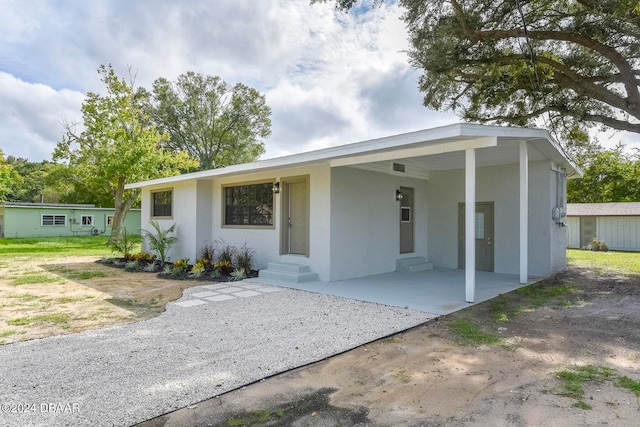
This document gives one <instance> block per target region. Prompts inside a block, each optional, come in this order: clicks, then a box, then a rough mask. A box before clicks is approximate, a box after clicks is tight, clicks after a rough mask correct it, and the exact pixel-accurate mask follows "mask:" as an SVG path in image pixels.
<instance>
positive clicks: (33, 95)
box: [0, 0, 459, 161]
mask: <svg viewBox="0 0 640 427" xmlns="http://www.w3.org/2000/svg"><path fill="white" fill-rule="evenodd" d="M401 14H402V10H401V9H400V8H399V7H398V6H397V4H396V2H394V1H391V0H389V1H385V2H384V3H383V4H382V6H381V7H379V8H377V7H376V8H373V9H366V8H362V9H359V13H357V14H344V13H341V12H336V11H335V10H334V7H333V4H332V3H329V4H316V5H313V6H311V5H309V0H215V1H211V0H190V1H188V2H181V1H175V0H100V1H84V0H0V148H1V149H2V150H3V152H4V154H5V155H14V156H17V157H26V158H28V159H29V160H31V161H40V160H45V159H50V158H51V153H52V152H53V149H54V147H55V145H56V143H57V142H58V141H59V140H60V138H61V135H62V131H63V126H62V122H63V121H66V122H79V121H80V118H81V116H80V106H81V104H82V102H83V100H84V98H85V94H86V93H87V92H88V91H93V92H99V93H100V92H102V91H103V89H104V88H103V84H102V83H101V82H100V80H99V76H98V73H97V68H98V67H99V66H100V64H109V63H110V64H112V65H113V66H114V68H115V70H116V72H117V73H118V75H120V76H123V77H124V76H127V75H128V68H129V67H131V69H132V70H133V71H134V72H136V73H137V75H136V83H137V85H140V86H144V87H147V88H150V87H151V83H152V82H153V81H154V80H155V79H157V78H158V77H165V78H167V79H169V80H174V79H175V78H176V77H177V76H178V75H180V74H182V73H185V72H187V71H195V72H197V73H202V74H209V75H218V76H220V77H221V78H222V79H224V80H225V81H227V82H228V83H230V84H235V83H236V82H242V83H245V84H247V85H249V86H252V87H255V88H256V89H258V90H259V91H260V92H262V93H264V94H265V95H266V99H267V103H268V105H269V106H270V107H271V108H272V112H273V113H272V117H271V118H272V136H271V137H270V138H269V139H267V140H266V141H265V144H266V148H267V152H266V154H265V155H264V156H263V158H268V157H275V156H280V155H284V154H290V153H296V152H301V151H308V150H311V149H317V148H324V147H329V146H335V145H340V144H345V143H350V142H356V141H360V140H365V139H370V138H377V137H381V136H386V135H391V134H396V133H402V132H409V131H413V130H418V129H424V128H430V127H435V126H441V125H444V124H449V123H454V122H457V121H459V120H458V119H457V117H455V116H453V115H452V114H446V113H437V112H433V111H429V110H427V109H426V108H424V107H423V106H422V96H421V94H420V93H419V91H418V89H417V79H418V77H419V74H420V73H419V71H416V70H412V69H411V68H410V67H409V65H408V64H407V56H406V54H405V53H404V51H405V50H406V49H407V34H406V30H405V28H404V24H403V22H402V21H401V20H400V16H401Z"/></svg>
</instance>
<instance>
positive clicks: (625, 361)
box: [144, 268, 640, 426]
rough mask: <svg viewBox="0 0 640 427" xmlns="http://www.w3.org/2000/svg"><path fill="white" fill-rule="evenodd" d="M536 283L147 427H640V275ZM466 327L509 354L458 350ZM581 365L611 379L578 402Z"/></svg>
mask: <svg viewBox="0 0 640 427" xmlns="http://www.w3.org/2000/svg"><path fill="white" fill-rule="evenodd" d="M539 286H540V287H539V288H538V289H539V290H540V292H537V293H531V294H527V293H524V292H512V293H510V294H507V295H503V296H501V297H499V298H497V299H495V300H493V301H488V302H486V303H483V304H478V305H475V306H472V307H470V308H468V309H466V310H462V311H460V312H457V313H454V314H452V315H449V316H444V317H441V318H440V319H438V320H437V321H431V322H428V323H426V324H424V325H421V326H419V327H416V328H414V329H412V330H410V331H407V332H404V333H401V334H398V335H395V336H393V337H390V338H387V339H383V340H380V341H377V342H374V343H371V344H368V345H366V346H362V347H359V348H356V349H354V350H351V351H349V352H347V353H344V354H342V355H339V356H336V357H332V358H330V359H327V360H324V361H321V362H318V363H315V364H313V365H310V366H307V367H304V368H300V369H297V370H294V371H291V372H287V373H284V374H282V375H278V376H275V377H272V378H269V379H266V380H264V381H262V382H260V383H256V384H253V385H249V386H247V387H244V388H242V389H240V390H237V391H234V392H231V393H227V394H225V395H222V396H219V397H217V398H214V399H211V400H208V401H205V402H201V403H199V404H197V405H193V406H191V407H189V408H185V409H182V410H179V411H176V412H174V413H171V414H168V415H166V416H164V417H160V418H157V419H154V420H151V421H149V422H147V423H144V425H146V426H182V425H191V426H205V425H206V426H263V425H264V426H445V425H447V426H448V425H456V426H540V425H545V426H596V425H612V426H635V425H638V419H639V416H640V400H639V397H638V396H637V394H635V393H634V392H633V391H631V390H629V389H628V388H623V387H620V384H619V382H620V380H619V379H620V378H624V377H627V378H629V379H631V380H633V381H635V382H633V383H632V384H635V385H636V386H637V385H638V384H640V383H638V382H637V381H638V380H640V278H638V277H629V276H618V275H615V274H596V273H595V272H594V271H592V270H587V269H578V268H571V269H569V270H567V271H566V272H564V273H562V274H560V275H558V276H556V277H555V278H553V279H551V280H548V281H545V282H543V283H542V284H540V285H539ZM559 287H564V289H565V292H561V293H559V294H555V293H554V292H546V291H545V290H549V289H553V288H555V289H557V288H559ZM540 295H548V297H545V298H543V299H540V298H539V297H540ZM459 319H468V320H471V321H473V322H474V323H475V324H476V325H479V326H480V327H481V329H482V330H483V331H485V332H488V333H491V334H494V335H496V336H498V337H500V338H502V339H503V341H502V345H463V344H461V342H460V338H459V335H458V334H457V333H455V332H454V327H453V325H455V324H456V320H459ZM577 366H587V367H594V368H596V369H598V370H602V369H603V368H610V369H612V371H606V372H609V373H610V375H608V376H606V378H604V379H603V380H602V381H599V380H598V378H595V379H594V380H592V381H589V380H588V381H585V382H584V383H582V384H581V385H582V386H583V390H584V396H578V395H576V394H575V393H574V392H568V391H567V390H566V389H565V388H564V386H563V381H562V380H561V378H560V375H559V374H558V372H560V371H563V370H570V369H571V367H577ZM637 391H638V393H640V389H639V390H637ZM572 395H573V396H572ZM589 408H590V409H589Z"/></svg>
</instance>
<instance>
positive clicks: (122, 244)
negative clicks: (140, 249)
mask: <svg viewBox="0 0 640 427" xmlns="http://www.w3.org/2000/svg"><path fill="white" fill-rule="evenodd" d="M136 244H137V242H136V240H135V239H134V238H133V237H132V236H130V235H129V234H128V233H127V229H126V228H123V229H122V236H121V237H119V238H117V239H114V240H109V242H107V245H109V247H110V248H111V250H112V251H113V252H116V253H119V254H121V255H122V258H124V260H125V261H131V251H132V250H133V248H134V247H135V245H136Z"/></svg>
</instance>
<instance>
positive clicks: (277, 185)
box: [271, 182, 280, 194]
mask: <svg viewBox="0 0 640 427" xmlns="http://www.w3.org/2000/svg"><path fill="white" fill-rule="evenodd" d="M271 189H272V190H273V192H274V193H276V194H278V193H279V192H280V183H279V182H274V183H273V187H271Z"/></svg>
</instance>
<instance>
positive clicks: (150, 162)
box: [54, 65, 198, 241]
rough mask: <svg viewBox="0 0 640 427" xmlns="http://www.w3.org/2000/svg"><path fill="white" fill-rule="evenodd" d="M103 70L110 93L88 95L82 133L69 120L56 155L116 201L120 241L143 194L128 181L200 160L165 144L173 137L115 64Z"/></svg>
mask: <svg viewBox="0 0 640 427" xmlns="http://www.w3.org/2000/svg"><path fill="white" fill-rule="evenodd" d="M98 73H99V74H100V76H101V81H102V82H103V83H104V84H105V86H106V92H107V93H106V95H99V94H96V93H91V92H90V93H88V94H87V98H86V99H85V101H84V103H83V104H82V118H83V123H82V130H81V132H80V133H77V132H76V126H75V125H73V124H67V125H66V133H65V135H64V137H63V139H62V141H60V142H59V143H58V146H57V147H56V150H55V152H54V160H64V161H66V162H68V164H69V167H70V168H71V169H72V172H73V176H74V179H75V181H76V182H77V183H79V184H80V185H81V186H82V187H83V188H85V189H86V190H87V191H89V192H90V193H92V194H94V195H95V196H96V197H97V198H100V199H102V200H105V201H106V200H109V201H111V202H112V203H113V204H114V207H115V214H114V222H113V226H112V227H113V228H112V233H111V240H112V241H114V240H117V239H119V238H120V237H121V235H122V232H123V229H122V227H123V224H124V218H125V216H126V214H127V212H128V211H129V209H130V208H131V206H132V205H133V204H134V203H135V201H136V200H137V199H138V196H139V192H138V191H137V190H125V189H124V185H125V183H126V182H135V181H144V180H149V179H154V178H160V177H165V176H171V175H177V174H178V173H180V172H181V171H183V170H187V169H189V168H195V167H197V165H198V163H197V161H196V160H194V159H192V158H191V157H190V156H189V155H188V154H187V153H186V152H179V153H172V152H170V151H168V150H166V149H164V148H163V147H162V142H163V141H166V140H167V139H168V136H167V135H165V134H163V133H161V132H159V131H158V130H157V129H156V128H155V127H154V126H153V125H150V124H149V120H148V117H147V116H146V115H145V114H144V112H143V110H142V108H141V107H140V106H139V105H138V103H137V101H136V97H135V88H134V82H133V81H131V82H130V83H127V82H126V80H125V79H120V78H118V76H116V74H115V72H114V70H113V68H112V67H111V66H110V65H109V66H108V67H106V66H104V65H102V66H100V68H99V69H98ZM131 80H133V79H131ZM105 206H108V205H105Z"/></svg>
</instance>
